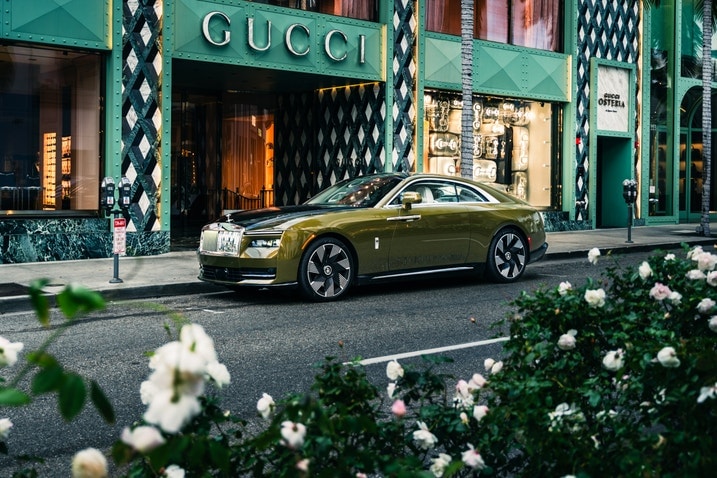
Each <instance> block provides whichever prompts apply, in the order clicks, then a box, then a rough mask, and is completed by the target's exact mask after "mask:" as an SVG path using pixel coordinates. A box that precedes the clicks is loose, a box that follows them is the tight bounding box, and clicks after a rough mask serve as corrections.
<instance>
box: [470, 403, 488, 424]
mask: <svg viewBox="0 0 717 478" xmlns="http://www.w3.org/2000/svg"><path fill="white" fill-rule="evenodd" d="M487 414H488V407H487V406H485V405H476V406H475V407H473V418H475V419H476V421H477V422H480V421H481V420H483V417H485V416H486V415H487Z"/></svg>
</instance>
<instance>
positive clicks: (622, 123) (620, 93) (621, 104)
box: [594, 65, 632, 133]
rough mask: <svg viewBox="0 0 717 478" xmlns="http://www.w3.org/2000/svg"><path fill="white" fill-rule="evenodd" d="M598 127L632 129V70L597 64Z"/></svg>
mask: <svg viewBox="0 0 717 478" xmlns="http://www.w3.org/2000/svg"><path fill="white" fill-rule="evenodd" d="M597 68H598V72H597V95H596V96H595V103H597V104H596V105H594V106H595V107H596V108H597V127H598V130H601V131H614V132H621V133H627V132H629V131H630V123H629V120H630V118H629V115H630V107H629V106H630V101H629V98H630V92H631V91H632V89H631V87H630V70H628V69H625V68H619V67H613V66H608V65H597Z"/></svg>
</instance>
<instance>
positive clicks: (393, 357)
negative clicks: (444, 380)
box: [344, 337, 510, 365]
mask: <svg viewBox="0 0 717 478" xmlns="http://www.w3.org/2000/svg"><path fill="white" fill-rule="evenodd" d="M509 338H510V337H499V338H497V339H490V340H481V341H479V342H468V343H465V344H457V345H449V346H447V347H438V348H435V349H425V350H416V351H415V352H405V353H402V354H395V355H384V356H383V357H374V358H370V359H365V360H361V361H360V362H359V364H361V365H371V364H376V363H382V362H390V361H391V360H399V359H404V358H409V357H419V356H421V355H431V354H438V353H442V352H450V351H451V350H459V349H467V348H470V347H480V346H482V345H490V344H495V343H498V342H506V341H507V340H508V339H509ZM350 363H351V362H346V363H345V364H344V365H348V364H350Z"/></svg>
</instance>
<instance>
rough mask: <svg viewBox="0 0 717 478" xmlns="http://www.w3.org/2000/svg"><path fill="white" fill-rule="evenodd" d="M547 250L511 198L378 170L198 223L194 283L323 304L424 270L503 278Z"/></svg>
mask: <svg viewBox="0 0 717 478" xmlns="http://www.w3.org/2000/svg"><path fill="white" fill-rule="evenodd" d="M547 248H548V244H547V243H546V242H545V230H544V226H543V218H542V216H541V215H540V213H539V212H538V211H537V210H536V209H535V208H534V207H532V206H530V205H528V204H526V203H525V202H523V201H521V200H519V199H517V198H515V197H513V196H510V195H508V194H506V193H504V192H501V191H499V190H497V189H495V188H492V187H490V186H489V185H486V184H482V183H477V182H474V181H470V180H467V179H463V178H459V177H454V176H442V175H437V174H406V173H385V174H375V175H369V176H359V177H356V178H353V179H347V180H344V181H341V182H339V183H336V184H334V185H333V186H330V187H328V188H327V189H325V190H323V191H321V192H319V193H318V194H317V195H316V196H314V197H313V198H311V199H309V200H308V201H306V202H305V203H303V204H301V205H298V206H283V207H270V208H265V209H259V210H252V211H239V212H233V213H230V214H226V215H224V216H222V217H220V218H219V219H217V220H216V221H214V222H212V223H210V224H208V225H206V226H204V227H203V228H202V236H201V240H200V242H199V249H198V256H199V266H200V269H199V270H200V272H199V279H201V280H203V281H208V282H213V283H216V284H222V285H225V286H227V287H229V288H237V287H241V286H249V287H273V286H298V289H299V290H300V291H301V293H302V294H303V295H304V296H305V297H306V298H308V299H310V300H315V301H328V300H334V299H338V298H339V297H342V296H344V295H345V294H346V292H347V291H349V289H351V287H352V286H354V285H356V284H361V283H367V282H378V281H381V280H397V279H401V278H410V277H415V276H419V275H421V276H425V275H427V274H440V273H443V274H445V273H458V272H460V271H470V270H475V271H477V272H480V273H485V274H486V275H487V277H488V278H489V279H491V280H494V281H497V282H512V281H516V280H518V279H519V278H520V277H521V276H522V275H523V272H524V271H525V267H526V264H528V263H530V262H534V261H537V260H539V259H540V258H542V257H543V256H544V255H545V252H546V250H547Z"/></svg>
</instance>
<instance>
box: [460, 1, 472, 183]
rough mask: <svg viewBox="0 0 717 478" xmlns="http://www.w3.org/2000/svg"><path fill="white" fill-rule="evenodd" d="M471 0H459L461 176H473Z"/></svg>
mask: <svg viewBox="0 0 717 478" xmlns="http://www.w3.org/2000/svg"><path fill="white" fill-rule="evenodd" d="M473 9H474V7H473V0H461V85H462V89H463V110H462V113H461V165H460V166H461V167H460V170H461V177H464V178H472V177H473Z"/></svg>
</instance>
